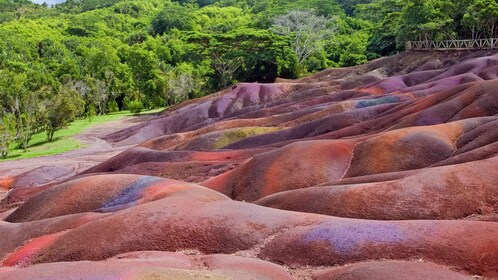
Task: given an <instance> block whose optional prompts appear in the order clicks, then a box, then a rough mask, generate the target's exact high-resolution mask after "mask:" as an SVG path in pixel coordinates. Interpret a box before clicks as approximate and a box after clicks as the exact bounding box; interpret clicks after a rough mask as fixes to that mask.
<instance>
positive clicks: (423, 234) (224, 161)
mask: <svg viewBox="0 0 498 280" xmlns="http://www.w3.org/2000/svg"><path fill="white" fill-rule="evenodd" d="M111 125H112V124H111ZM100 132H107V130H106V129H105V128H103V129H101V130H100ZM109 132H110V131H109ZM101 135H102V134H97V132H95V135H90V137H93V136H99V137H100V136H101ZM91 139H93V138H91ZM90 141H93V145H92V147H93V148H92V147H91V148H89V149H87V150H82V151H78V152H75V153H73V154H72V155H71V154H69V155H70V156H71V158H70V157H68V155H64V156H60V157H54V158H55V159H57V160H59V164H62V165H63V166H64V168H69V169H70V168H72V169H71V170H70V172H66V173H64V172H60V171H58V170H60V169H57V168H54V169H53V170H55V171H50V168H49V169H38V171H36V169H35V171H30V172H28V173H26V174H23V175H20V176H18V177H16V178H15V179H16V180H15V181H13V182H14V183H15V184H13V183H11V185H13V186H15V187H14V189H13V190H12V191H11V192H10V193H9V194H8V196H7V197H6V198H4V199H3V200H2V201H1V202H0V207H1V208H0V209H2V210H1V211H2V212H3V213H2V214H0V217H2V219H3V221H2V222H0V234H1V235H2V236H3V237H4V238H1V239H0V260H1V263H2V266H1V267H0V278H1V279H32V278H33V277H35V275H36V277H37V278H38V279H54V278H60V277H61V275H64V277H65V278H66V279H95V278H99V279H115V278H119V279H151V278H154V277H155V278H154V279H156V278H157V279H205V278H210V279H480V278H485V279H494V278H497V277H498V169H497V167H498V54H496V52H487V51H481V52H472V53H421V52H412V53H403V54H400V55H397V56H394V57H389V58H384V59H379V60H376V61H373V62H371V63H368V64H366V65H362V66H358V67H352V68H345V69H330V70H326V71H323V72H321V73H317V74H316V75H314V76H312V77H308V78H305V79H302V80H297V81H279V82H278V83H275V84H247V83H243V84H238V85H236V86H233V87H231V88H228V89H226V90H224V91H222V92H219V93H216V94H213V95H211V96H207V97H203V98H201V99H198V100H192V101H188V102H185V103H183V104H181V105H178V106H176V107H175V108H173V109H171V110H169V111H167V112H164V113H163V114H162V115H161V116H160V117H157V118H153V119H150V120H146V121H143V122H141V123H139V124H137V125H135V126H130V127H126V128H125V129H122V130H119V131H116V132H113V133H110V134H107V135H106V136H103V137H102V140H97V141H94V140H90ZM128 147H131V148H129V149H127V148H128ZM92 149H93V150H92ZM92 151H94V152H92ZM97 152H98V153H97ZM40 163H43V162H41V161H38V162H36V161H34V163H33V165H26V166H25V167H23V168H24V169H22V170H23V172H24V171H26V170H30V169H32V168H35V167H38V166H42V165H37V164H40ZM96 163H99V164H97V165H95V164H96ZM19 165H21V164H19ZM91 165H95V166H93V167H90V166H91ZM85 167H90V168H89V169H86V170H85V171H83V168H85ZM44 168H47V167H44ZM4 170H5V169H4ZM19 170H21V169H12V170H11V171H10V172H17V173H15V174H19V173H21V172H19ZM40 170H41V171H40ZM56 171H57V172H59V173H61V174H63V176H52V178H50V176H48V177H44V176H43V175H44V174H56V173H57V172H56ZM76 171H83V172H81V173H79V174H77V175H76V176H74V177H71V178H69V180H67V181H65V182H63V183H60V184H50V181H51V180H52V179H59V178H63V177H64V178H66V177H67V176H68V175H70V174H71V175H72V174H73V172H76ZM51 172H52V173H51ZM12 174H14V173H12ZM57 174H58V173H57ZM29 180H34V181H37V180H38V181H37V182H38V184H43V183H49V184H47V185H42V186H38V187H33V186H31V187H29V185H30V184H29V183H22V182H28V181H29ZM5 182H7V181H5ZM19 182H21V183H19ZM4 184H7V183H4ZM31 185H33V184H31Z"/></svg>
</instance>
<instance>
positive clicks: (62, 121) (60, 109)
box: [46, 87, 83, 141]
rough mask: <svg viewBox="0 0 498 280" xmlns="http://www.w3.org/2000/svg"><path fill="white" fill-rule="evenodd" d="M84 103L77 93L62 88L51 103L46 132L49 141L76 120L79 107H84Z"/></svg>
mask: <svg viewBox="0 0 498 280" xmlns="http://www.w3.org/2000/svg"><path fill="white" fill-rule="evenodd" d="M82 104H83V101H82V100H81V99H80V98H78V95H77V93H76V92H71V90H70V89H68V88H65V87H61V89H60V91H59V93H58V94H56V95H55V96H54V97H53V98H52V100H50V102H49V106H48V112H47V119H46V122H47V123H46V132H47V139H48V141H52V140H53V138H54V134H55V132H56V131H57V130H59V129H62V128H65V127H67V126H68V125H69V124H70V123H71V122H73V121H74V120H75V118H76V115H77V114H78V113H79V111H80V110H79V109H78V107H79V106H82Z"/></svg>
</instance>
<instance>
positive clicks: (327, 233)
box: [304, 223, 406, 253]
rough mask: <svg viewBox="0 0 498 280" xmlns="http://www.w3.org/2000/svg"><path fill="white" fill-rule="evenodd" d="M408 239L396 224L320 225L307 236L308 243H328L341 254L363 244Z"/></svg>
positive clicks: (395, 241)
mask: <svg viewBox="0 0 498 280" xmlns="http://www.w3.org/2000/svg"><path fill="white" fill-rule="evenodd" d="M405 239H406V236H405V234H404V232H403V231H402V230H401V229H400V228H399V226H397V225H394V224H372V223H361V224H360V223H358V224H354V225H319V226H317V227H315V228H313V229H312V230H311V231H309V232H308V233H307V234H306V236H305V239H304V240H305V241H306V242H316V241H327V242H328V243H329V244H330V246H334V248H335V250H336V251H338V252H340V253H349V252H351V250H353V249H354V248H355V247H356V246H358V245H360V244H362V243H398V242H401V241H403V240H405Z"/></svg>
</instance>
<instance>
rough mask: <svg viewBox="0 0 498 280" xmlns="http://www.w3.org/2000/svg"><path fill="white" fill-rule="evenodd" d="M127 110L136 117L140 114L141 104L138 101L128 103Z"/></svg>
mask: <svg viewBox="0 0 498 280" xmlns="http://www.w3.org/2000/svg"><path fill="white" fill-rule="evenodd" d="M128 109H130V112H132V113H133V114H134V115H138V114H140V113H141V112H142V109H143V104H142V102H141V101H140V100H134V101H130V103H128Z"/></svg>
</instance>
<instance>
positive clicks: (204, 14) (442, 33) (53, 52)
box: [0, 0, 498, 155]
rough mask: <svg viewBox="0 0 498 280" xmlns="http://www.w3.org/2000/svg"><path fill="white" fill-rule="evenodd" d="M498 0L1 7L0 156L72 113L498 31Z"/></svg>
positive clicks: (79, 0)
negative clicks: (417, 42)
mask: <svg viewBox="0 0 498 280" xmlns="http://www.w3.org/2000/svg"><path fill="white" fill-rule="evenodd" d="M497 19H498V4H497V3H496V1H495V0H465V1H463V0H453V1H450V0H178V1H173V0H140V1H139V0H121V1H119V0H68V1H67V2H65V3H63V4H58V5H55V6H48V5H47V4H42V5H39V4H34V3H32V2H30V1H27V0H0V102H1V104H0V106H1V107H0V109H1V111H0V115H1V120H0V153H1V154H3V155H5V154H6V153H7V152H8V147H9V145H12V143H15V144H16V145H17V146H19V147H23V148H25V149H27V148H28V146H29V139H30V138H31V136H32V135H33V134H34V133H39V132H46V133H47V137H48V139H49V140H50V139H52V137H53V135H54V132H55V131H57V130H58V129H60V128H62V127H64V126H66V125H67V124H68V123H70V122H71V121H72V120H74V119H75V118H81V117H86V116H92V115H96V114H107V113H109V112H115V111H117V110H122V109H130V110H132V111H134V112H138V111H140V110H141V109H142V108H154V107H161V106H168V105H172V104H176V103H179V102H181V101H183V100H186V99H189V98H195V97H199V96H202V95H205V94H208V93H210V92H214V91H216V90H219V89H222V88H224V87H226V86H228V85H230V84H233V83H235V82H273V81H274V80H275V79H276V78H277V77H282V78H297V77H300V76H304V75H308V74H310V73H313V72H316V71H320V70H323V69H325V68H328V67H342V66H352V65H357V64H361V63H365V62H366V61H368V60H370V59H374V58H378V57H381V56H385V55H390V54H393V53H396V52H399V51H402V50H403V48H404V43H405V42H406V41H407V40H429V39H435V40H439V39H449V38H485V37H493V36H495V35H496V32H497V30H496V24H497Z"/></svg>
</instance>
